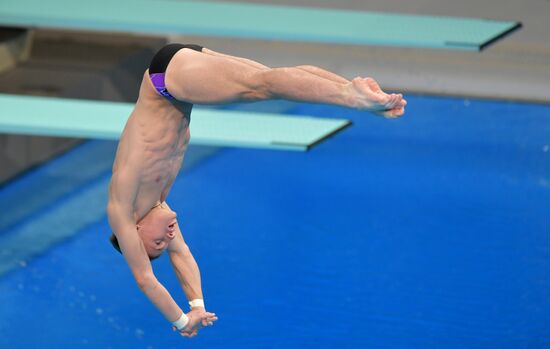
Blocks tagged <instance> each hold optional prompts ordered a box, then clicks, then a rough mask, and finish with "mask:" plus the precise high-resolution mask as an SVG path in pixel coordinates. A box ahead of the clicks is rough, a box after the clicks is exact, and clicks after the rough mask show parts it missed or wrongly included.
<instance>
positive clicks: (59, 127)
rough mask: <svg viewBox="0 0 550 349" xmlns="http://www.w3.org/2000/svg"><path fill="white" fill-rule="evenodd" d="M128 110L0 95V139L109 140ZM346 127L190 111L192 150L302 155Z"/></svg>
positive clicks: (335, 121) (324, 122) (112, 105)
mask: <svg viewBox="0 0 550 349" xmlns="http://www.w3.org/2000/svg"><path fill="white" fill-rule="evenodd" d="M132 109H133V104H130V103H118V102H105V101H90V100H76V99H63V98H51V97H33V96H20V95H8V94H0V133H9V134H26V135H38V136H57V137H76V138H95V139H112V140H116V139H118V138H119V137H120V134H121V132H122V129H123V128H124V125H125V123H126V120H127V119H128V116H129V115H130V113H131V112H132ZM349 125H351V122H350V121H349V120H341V119H325V118H315V117H307V116H285V115H280V114H268V113H252V112H241V111H227V110H216V109H206V108H200V107H195V108H194V109H193V114H192V117H191V144H200V145H211V146H231V147H249V148H270V149H285V150H298V151H304V150H308V149H310V148H311V147H312V146H314V145H316V144H318V143H319V142H321V141H323V140H325V139H326V138H328V137H330V136H332V135H334V134H335V133H337V132H339V131H341V130H343V129H344V128H346V127H348V126H349Z"/></svg>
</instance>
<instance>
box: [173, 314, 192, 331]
mask: <svg viewBox="0 0 550 349" xmlns="http://www.w3.org/2000/svg"><path fill="white" fill-rule="evenodd" d="M188 323H189V318H188V317H187V315H185V313H183V314H181V317H180V318H179V319H177V320H176V321H174V322H172V325H174V326H176V328H177V329H178V331H181V330H183V329H184V328H185V326H187V324H188Z"/></svg>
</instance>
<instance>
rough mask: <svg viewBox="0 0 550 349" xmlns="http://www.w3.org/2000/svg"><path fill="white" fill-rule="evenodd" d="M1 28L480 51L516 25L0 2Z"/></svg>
mask: <svg viewBox="0 0 550 349" xmlns="http://www.w3.org/2000/svg"><path fill="white" fill-rule="evenodd" d="M0 25H4V26H10V25H11V26H20V27H21V26H23V27H45V28H61V29H73V30H74V29H76V30H100V31H118V32H137V33H150V34H168V33H173V34H184V35H202V36H218V37H237V38H248V39H260V40H285V41H305V42H320V43H332V44H351V45H388V46H402V47H424V48H446V49H461V50H481V49H482V48H483V47H485V46H487V45H489V44H490V43H492V42H494V41H496V40H498V39H500V38H501V37H503V36H504V35H506V34H508V33H510V32H512V31H514V30H516V29H518V28H519V27H521V23H519V22H517V21H497V20H490V19H482V18H463V17H434V16H426V15H411V14H403V13H383V12H362V11H349V10H338V9H321V8H310V7H298V6H280V5H271V4H270V5H266V4H250V3H239V2H216V1H182V0H118V1H111V0H94V1H78V0H1V1H0Z"/></svg>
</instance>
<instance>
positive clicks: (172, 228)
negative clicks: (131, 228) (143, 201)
mask: <svg viewBox="0 0 550 349" xmlns="http://www.w3.org/2000/svg"><path fill="white" fill-rule="evenodd" d="M176 217H177V215H176V212H174V211H172V210H171V209H169V208H168V207H167V206H166V205H159V206H157V207H155V208H153V209H151V211H149V213H147V215H146V216H145V217H143V219H142V220H141V221H140V222H139V223H138V226H137V228H138V233H139V236H140V237H141V240H142V241H143V245H144V246H145V250H146V251H147V254H148V255H149V257H150V258H156V257H158V256H160V255H161V254H162V252H164V250H166V248H167V247H168V243H169V242H170V241H171V240H172V239H174V237H175V234H176V229H177V224H178V222H177V220H176Z"/></svg>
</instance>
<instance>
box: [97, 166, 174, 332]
mask: <svg viewBox="0 0 550 349" xmlns="http://www.w3.org/2000/svg"><path fill="white" fill-rule="evenodd" d="M134 183H137V178H136V177H135V175H133V174H131V173H130V171H127V172H120V171H118V172H117V173H115V174H113V178H112V180H111V186H110V188H109V203H108V206H107V215H108V217H109V223H110V225H111V228H112V229H113V232H114V234H115V235H116V237H117V240H118V243H119V245H120V249H121V251H122V254H123V255H124V258H125V259H126V262H127V263H128V266H129V267H130V270H131V271H132V274H133V276H134V278H135V280H136V283H137V285H138V287H139V288H140V290H141V291H142V292H143V293H144V294H145V295H146V296H147V298H149V300H150V301H151V303H153V304H154V305H155V306H156V307H157V309H158V310H159V311H160V312H161V313H162V314H163V315H164V317H165V318H166V319H167V320H168V321H170V322H174V321H176V320H178V319H179V318H180V317H181V316H182V314H183V311H182V310H181V309H180V307H179V306H178V305H177V304H176V302H175V301H174V299H173V298H172V296H171V295H170V293H168V291H167V290H166V288H164V286H163V285H162V284H161V283H160V282H159V281H158V280H157V278H156V277H155V274H154V273H153V268H152V267H151V262H150V261H149V256H148V255H147V252H146V251H145V247H144V246H143V242H142V241H141V239H140V237H139V235H138V233H137V228H136V222H135V219H134V210H133V202H135V196H136V188H137V184H134Z"/></svg>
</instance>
